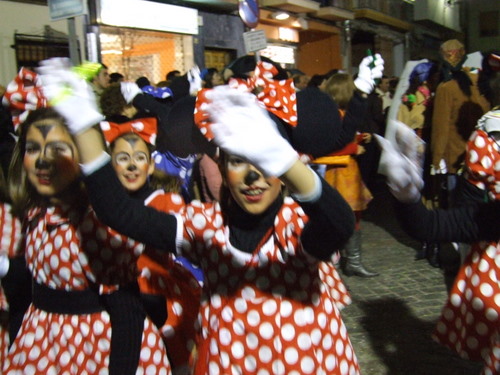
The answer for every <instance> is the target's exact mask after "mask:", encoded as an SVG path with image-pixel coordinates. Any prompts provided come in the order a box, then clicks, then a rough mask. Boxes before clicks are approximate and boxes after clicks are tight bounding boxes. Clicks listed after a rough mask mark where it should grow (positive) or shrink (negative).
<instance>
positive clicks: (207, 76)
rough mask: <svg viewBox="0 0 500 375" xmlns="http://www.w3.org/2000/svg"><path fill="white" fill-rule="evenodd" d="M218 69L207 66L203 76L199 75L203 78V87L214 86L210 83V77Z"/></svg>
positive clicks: (209, 87)
mask: <svg viewBox="0 0 500 375" xmlns="http://www.w3.org/2000/svg"><path fill="white" fill-rule="evenodd" d="M218 73H219V71H218V70H217V68H208V69H207V71H206V73H205V74H204V75H203V77H201V78H202V79H203V81H204V82H205V83H204V87H205V88H207V89H211V88H213V87H214V86H213V85H212V78H213V77H214V75H215V74H218Z"/></svg>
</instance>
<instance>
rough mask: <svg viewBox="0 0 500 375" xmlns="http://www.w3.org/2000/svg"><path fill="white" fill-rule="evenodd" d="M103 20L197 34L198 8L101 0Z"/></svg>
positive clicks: (130, 25) (108, 22)
mask: <svg viewBox="0 0 500 375" xmlns="http://www.w3.org/2000/svg"><path fill="white" fill-rule="evenodd" d="M99 8H100V9H99V21H100V23H101V24H104V25H110V26H119V27H134V28H138V29H147V30H158V31H167V32H172V33H180V34H191V35H197V34H198V11H197V10H196V9H191V8H185V7H180V6H176V5H170V4H162V3H156V2H153V1H145V0H100V7H99Z"/></svg>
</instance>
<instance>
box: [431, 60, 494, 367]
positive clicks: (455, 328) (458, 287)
mask: <svg viewBox="0 0 500 375" xmlns="http://www.w3.org/2000/svg"><path fill="white" fill-rule="evenodd" d="M499 63H500V60H499ZM483 74H484V73H483ZM490 87H492V88H494V89H495V90H497V91H498V94H495V95H493V102H492V105H493V107H495V105H498V104H500V72H498V73H496V75H493V77H491V78H490ZM499 140H500V109H499V107H496V108H494V109H493V110H492V111H489V112H488V113H486V114H485V115H484V116H483V117H482V118H481V119H480V120H479V122H478V126H477V128H476V130H475V131H474V133H473V134H472V135H471V137H470V139H469V141H468V143H467V152H466V158H465V166H466V168H465V173H464V175H465V177H466V179H467V180H468V181H469V182H470V183H471V184H472V185H474V186H475V187H477V188H478V189H479V190H480V191H483V192H484V194H486V195H487V197H488V198H487V199H488V200H491V201H498V200H499V198H500V146H499V144H498V141H499ZM484 194H483V196H484ZM498 259H500V244H499V243H498V242H479V243H476V244H474V245H473V246H472V248H471V251H470V253H469V254H468V255H467V256H466V258H465V260H464V262H463V265H462V267H461V269H460V272H459V273H458V275H457V278H456V280H455V284H454V286H453V289H452V290H451V293H450V297H449V300H448V302H447V303H446V305H445V307H444V309H443V313H442V316H441V319H440V321H439V323H438V325H437V328H436V331H435V334H434V336H435V338H436V339H437V340H438V341H439V342H440V343H442V344H444V345H446V346H448V347H450V348H452V349H453V350H455V351H457V352H458V353H459V354H460V355H461V356H463V357H465V358H469V359H472V360H476V361H481V360H482V361H483V362H484V363H485V366H484V369H483V372H482V374H498V373H500V330H499V327H500V297H499V296H500V285H499V280H500V267H499V264H498Z"/></svg>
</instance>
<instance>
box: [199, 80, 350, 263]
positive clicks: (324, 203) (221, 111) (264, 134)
mask: <svg viewBox="0 0 500 375" xmlns="http://www.w3.org/2000/svg"><path fill="white" fill-rule="evenodd" d="M209 99H210V100H211V103H210V104H209V105H208V107H207V109H206V110H207V112H208V113H209V114H210V117H211V119H212V121H213V125H212V127H211V130H212V132H213V133H214V137H215V138H214V140H215V142H216V143H217V144H218V145H219V146H220V147H221V148H222V149H223V150H224V151H225V152H226V153H228V154H230V155H237V156H240V157H242V158H243V159H245V160H247V161H248V162H249V163H251V164H253V165H254V166H256V167H257V168H259V169H260V170H261V171H262V172H263V173H264V175H265V176H277V177H279V178H280V179H281V181H282V182H283V183H284V184H285V185H286V187H287V188H288V190H289V191H290V192H291V194H292V196H293V197H294V198H295V200H296V201H297V202H298V203H299V204H300V205H301V206H302V207H303V209H304V212H305V213H306V214H307V215H308V216H309V222H308V224H307V226H306V228H305V229H304V231H303V233H302V243H303V245H304V249H306V251H307V252H308V253H310V254H311V255H313V256H315V257H317V258H318V259H325V260H326V259H329V257H330V256H331V255H332V253H333V252H334V251H335V250H339V249H340V248H341V247H342V246H343V245H344V244H345V242H346V241H347V240H348V239H349V237H350V236H351V235H352V233H353V231H354V215H353V213H352V210H351V208H350V207H349V205H348V204H347V202H345V200H344V199H343V198H342V197H341V196H340V194H339V193H338V192H337V191H336V190H335V189H333V188H331V187H330V186H329V185H328V184H327V183H325V182H324V181H323V180H322V179H321V178H320V177H319V176H318V175H317V174H316V173H315V172H314V171H312V169H310V168H309V167H308V166H306V165H305V164H303V163H302V162H301V161H300V160H299V158H298V154H297V152H296V151H295V150H294V149H293V148H292V146H291V145H290V144H289V143H288V142H287V141H286V140H285V139H284V138H283V137H282V136H281V135H280V134H279V132H278V131H277V129H276V125H275V123H274V122H273V121H272V120H271V118H270V117H269V116H268V114H267V112H266V111H265V110H264V109H263V108H261V107H260V106H259V105H258V104H257V102H256V99H255V97H254V96H253V95H252V94H248V93H242V92H239V91H237V90H234V89H231V88H227V87H217V88H215V89H214V90H212V92H211V93H210V98H209Z"/></svg>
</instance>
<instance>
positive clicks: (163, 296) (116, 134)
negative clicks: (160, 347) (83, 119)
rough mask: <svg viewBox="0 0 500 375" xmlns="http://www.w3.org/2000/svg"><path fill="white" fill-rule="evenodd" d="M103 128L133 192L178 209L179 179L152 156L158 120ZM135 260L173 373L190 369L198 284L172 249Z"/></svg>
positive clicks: (148, 250)
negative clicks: (159, 167)
mask: <svg viewBox="0 0 500 375" xmlns="http://www.w3.org/2000/svg"><path fill="white" fill-rule="evenodd" d="M103 95H105V94H103ZM101 129H102V131H103V134H104V137H105V139H106V141H107V143H108V144H109V149H110V152H111V158H112V161H113V162H112V163H113V167H114V169H115V171H116V174H117V176H118V179H119V180H120V182H121V184H122V185H123V186H124V187H125V189H126V190H127V191H128V192H129V194H130V196H131V197H133V198H135V199H138V200H140V201H143V202H144V204H145V205H147V206H150V207H154V208H156V209H157V210H160V211H163V212H168V213H176V212H179V211H180V210H181V208H183V207H184V200H183V199H182V196H181V195H179V194H177V193H174V191H178V190H179V187H178V185H179V184H178V182H177V180H176V179H175V178H174V177H172V176H164V175H163V173H162V172H160V171H155V165H154V160H153V159H152V157H151V154H152V152H153V150H154V143H155V139H156V120H155V119H153V118H143V119H136V120H132V121H128V122H124V123H121V124H116V123H112V122H108V121H102V122H101ZM172 180H174V181H172ZM156 185H159V186H160V187H159V188H156V187H155V186H156ZM164 189H166V190H164ZM137 262H138V263H137V265H138V268H139V271H140V276H139V279H138V281H139V289H140V291H141V298H142V301H143V303H144V306H145V309H146V312H147V314H148V315H149V316H150V317H151V319H152V320H153V322H154V323H155V324H156V326H157V327H158V329H159V330H160V332H161V334H162V337H163V340H164V341H165V345H166V347H167V352H168V356H169V359H170V361H171V365H172V373H173V374H188V373H189V367H190V365H192V363H191V362H192V353H193V352H194V349H195V344H196V341H197V334H196V324H195V323H196V318H197V315H198V310H199V300H200V294H201V287H200V284H199V283H198V281H197V280H196V279H195V278H194V276H193V275H192V274H191V272H190V271H189V270H187V269H186V268H185V267H184V266H182V265H181V264H179V263H177V262H176V261H175V259H174V257H173V256H172V254H169V253H160V252H158V251H155V250H154V249H152V248H146V251H145V252H144V253H143V254H141V255H140V256H139V259H138V261H137Z"/></svg>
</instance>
